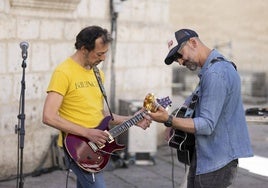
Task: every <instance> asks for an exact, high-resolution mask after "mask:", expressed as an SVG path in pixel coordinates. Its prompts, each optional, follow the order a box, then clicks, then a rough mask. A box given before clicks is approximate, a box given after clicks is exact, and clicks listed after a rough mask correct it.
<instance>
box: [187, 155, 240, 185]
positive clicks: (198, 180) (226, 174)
mask: <svg viewBox="0 0 268 188" xmlns="http://www.w3.org/2000/svg"><path fill="white" fill-rule="evenodd" d="M237 165H238V159H236V160H233V161H231V162H230V163H228V164H227V165H225V166H224V167H223V168H221V169H219V170H216V171H214V172H210V173H206V174H200V175H195V171H196V156H195V155H194V157H193V160H192V163H191V166H190V169H189V174H188V179H187V188H226V187H228V186H230V185H231V184H232V183H233V180H234V178H235V177H236V174H237Z"/></svg>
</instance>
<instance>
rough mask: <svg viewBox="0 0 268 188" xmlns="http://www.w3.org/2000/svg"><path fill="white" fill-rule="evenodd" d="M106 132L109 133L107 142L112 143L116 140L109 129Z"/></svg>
mask: <svg viewBox="0 0 268 188" xmlns="http://www.w3.org/2000/svg"><path fill="white" fill-rule="evenodd" d="M104 132H106V133H107V134H108V140H107V142H108V143H112V142H113V141H114V138H113V137H112V135H111V134H110V132H109V131H107V130H105V131H104Z"/></svg>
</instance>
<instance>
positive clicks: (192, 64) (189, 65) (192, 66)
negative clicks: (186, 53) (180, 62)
mask: <svg viewBox="0 0 268 188" xmlns="http://www.w3.org/2000/svg"><path fill="white" fill-rule="evenodd" d="M184 66H186V67H187V68H188V69H189V70H190V71H195V70H196V69H197V67H198V65H197V63H195V62H192V61H186V62H185V63H184Z"/></svg>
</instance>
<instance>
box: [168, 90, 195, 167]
mask: <svg viewBox="0 0 268 188" xmlns="http://www.w3.org/2000/svg"><path fill="white" fill-rule="evenodd" d="M197 102H198V96H197V94H194V95H193V97H192V100H191V102H190V104H189V106H187V107H186V106H183V107H181V108H178V109H176V110H174V111H173V112H172V115H174V116H175V117H181V118H192V117H193V116H194V111H195V106H196V104H197ZM170 135H171V136H170V139H169V140H168V145H169V146H170V147H173V148H176V149H177V157H178V160H179V161H180V162H182V163H184V164H186V165H190V163H191V160H192V157H193V153H194V149H195V136H194V134H190V133H186V132H183V131H181V130H178V129H171V132H170Z"/></svg>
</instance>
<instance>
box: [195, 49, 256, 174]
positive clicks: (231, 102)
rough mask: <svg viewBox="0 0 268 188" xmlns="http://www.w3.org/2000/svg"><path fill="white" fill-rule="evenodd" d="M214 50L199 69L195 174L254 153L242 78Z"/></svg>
mask: <svg viewBox="0 0 268 188" xmlns="http://www.w3.org/2000/svg"><path fill="white" fill-rule="evenodd" d="M216 57H223V56H222V55H221V54H219V52H218V51H217V50H213V51H212V52H211V53H210V55H209V57H208V58H207V60H206V62H205V64H204V66H203V67H202V69H201V70H200V72H199V75H198V76H199V78H200V85H199V86H200V89H199V94H198V95H199V103H198V104H197V106H196V112H195V118H194V119H193V120H194V125H195V129H196V133H195V137H196V155H197V168H196V174H197V175H198V174H204V173H208V172H212V171H215V170H218V169H220V168H222V167H223V166H225V165H226V164H227V163H229V162H230V161H232V160H234V159H237V158H242V157H250V156H253V152H252V149H251V144H250V139H249V134H248V129H247V123H246V119H245V111H244V108H243V102H242V96H241V81H240V77H239V75H238V73H237V71H236V70H235V68H234V67H233V65H232V64H231V63H230V62H228V61H225V60H222V61H217V62H215V63H211V60H213V59H214V58H216Z"/></svg>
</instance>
